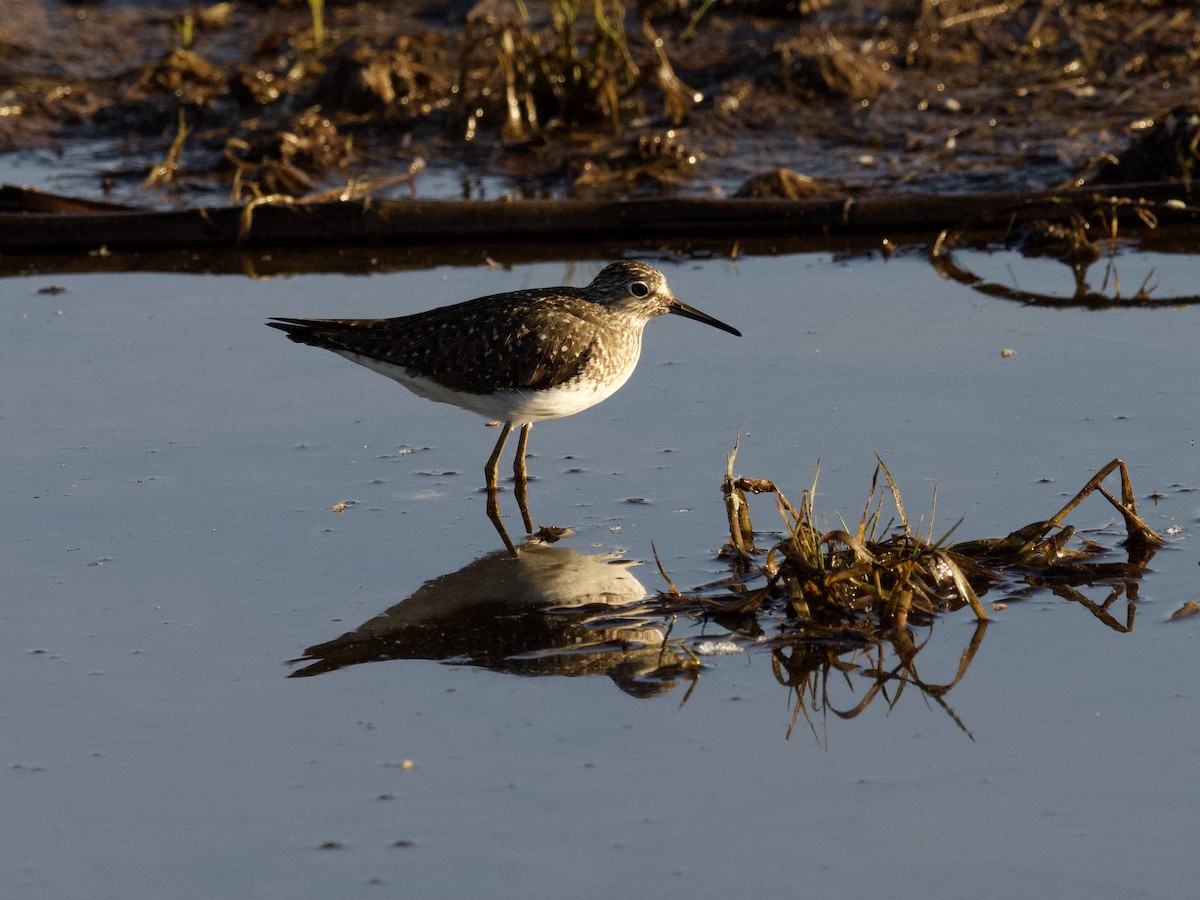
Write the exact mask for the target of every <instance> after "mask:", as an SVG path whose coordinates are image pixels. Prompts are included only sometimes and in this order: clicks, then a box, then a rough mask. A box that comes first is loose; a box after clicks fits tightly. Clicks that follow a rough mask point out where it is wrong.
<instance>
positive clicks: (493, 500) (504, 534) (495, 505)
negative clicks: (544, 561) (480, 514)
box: [487, 491, 517, 556]
mask: <svg viewBox="0 0 1200 900" xmlns="http://www.w3.org/2000/svg"><path fill="white" fill-rule="evenodd" d="M487 514H488V518H489V519H491V520H492V525H493V526H494V527H495V529H496V533H497V534H498V535H500V540H502V541H504V546H505V548H506V549H507V550H508V553H509V555H510V556H516V555H517V548H516V545H514V544H513V542H512V538H510V537H509V536H508V529H507V528H505V527H504V520H503V519H501V518H500V495H499V494H497V493H496V492H495V491H488V500H487Z"/></svg>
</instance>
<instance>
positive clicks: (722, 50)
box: [0, 0, 1200, 208]
mask: <svg viewBox="0 0 1200 900" xmlns="http://www.w3.org/2000/svg"><path fill="white" fill-rule="evenodd" d="M1198 60H1200V13H1197V11H1196V10H1195V9H1194V6H1193V4H1191V3H1185V2H1172V0H1158V2H1132V0H1129V2H1119V0H1118V2H1092V3H1079V2H1049V0H1047V2H1033V3H1020V4H992V5H985V6H981V5H980V4H978V3H969V2H965V0H942V2H936V0H887V2H882V3H881V2H871V3H868V2H864V0H844V2H838V0H828V2H821V0H806V2H790V3H789V2H770V0H718V2H715V3H700V2H694V0H693V2H689V0H657V2H646V3H642V4H640V5H635V4H633V3H624V4H622V3H619V2H616V0H598V2H595V3H572V2H566V0H552V2H549V3H539V2H530V3H515V2H514V3H508V2H504V0H483V2H480V3H477V4H470V3H449V4H440V3H421V2H401V3H384V2H363V3H356V4H342V3H329V4H328V5H327V6H326V7H325V8H324V11H323V15H322V16H320V17H317V16H315V15H314V13H313V11H312V10H311V9H310V7H309V6H308V4H305V3H300V2H290V3H289V2H281V3H269V4H268V3H239V4H232V3H217V4H212V5H207V6H204V5H201V6H196V5H192V4H186V3H173V2H170V0H144V2H136V3H135V2H126V0H108V2H102V3H78V2H75V3H63V4H58V3H52V2H48V0H9V3H7V4H6V16H5V22H4V23H3V24H0V152H6V153H12V152H36V153H38V154H41V158H43V159H46V158H50V159H52V158H53V157H54V155H55V154H56V153H58V154H61V153H66V152H68V151H70V150H72V148H74V149H78V148H81V147H82V148H84V150H85V153H86V154H87V155H89V157H90V158H92V159H94V181H91V182H90V184H89V188H88V189H86V190H84V191H82V192H81V193H83V194H85V195H87V196H92V197H95V198H97V199H102V198H107V199H112V200H117V201H120V202H125V203H132V204H135V205H138V206H152V207H157V208H163V207H173V206H175V207H177V206H207V205H214V204H219V203H229V202H232V203H245V202H249V201H252V200H254V199H255V198H261V197H264V196H286V197H292V198H309V199H311V198H314V197H315V198H325V199H344V198H346V197H350V196H363V195H370V196H375V197H413V196H417V197H431V196H439V197H450V196H456V197H461V198H470V199H478V198H481V197H494V196H509V197H514V198H562V197H571V198H621V197H638V196H647V195H649V196H664V195H666V196H679V195H685V196H687V195H690V196H705V197H728V196H733V195H737V194H741V195H743V196H757V197H762V196H771V197H785V198H796V197H810V196H829V195H831V194H832V195H843V194H847V193H849V194H852V195H857V194H862V193H867V192H882V191H893V192H894V191H897V190H905V191H915V192H942V193H944V192H964V193H965V192H977V191H985V190H986V191H1021V190H1029V189H1047V188H1054V187H1057V186H1060V185H1063V184H1066V183H1078V182H1081V181H1087V180H1097V181H1107V182H1112V181H1120V182H1130V181H1137V182H1144V181H1159V180H1169V181H1177V182H1182V183H1184V184H1185V185H1188V186H1190V180H1191V178H1192V177H1193V174H1194V173H1193V169H1194V167H1195V161H1196V156H1197V153H1196V148H1197V145H1196V142H1197V133H1198V132H1197V121H1198V119H1197V114H1196V110H1195V108H1194V107H1190V106H1187V104H1188V103H1190V102H1191V101H1192V98H1194V97H1195V96H1197V92H1198V90H1197V89H1198V88H1200V66H1197V62H1198ZM1131 145H1132V146H1134V147H1136V148H1137V149H1134V150H1132V151H1131V156H1130V157H1127V156H1126V155H1125V154H1126V152H1127V150H1128V149H1129V148H1130V147H1131Z"/></svg>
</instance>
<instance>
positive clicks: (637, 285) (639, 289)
mask: <svg viewBox="0 0 1200 900" xmlns="http://www.w3.org/2000/svg"><path fill="white" fill-rule="evenodd" d="M629 293H631V294H633V296H635V297H645V296H647V295H649V293H650V286H649V285H647V284H646V282H644V281H635V282H634V283H633V284H631V285H630V286H629Z"/></svg>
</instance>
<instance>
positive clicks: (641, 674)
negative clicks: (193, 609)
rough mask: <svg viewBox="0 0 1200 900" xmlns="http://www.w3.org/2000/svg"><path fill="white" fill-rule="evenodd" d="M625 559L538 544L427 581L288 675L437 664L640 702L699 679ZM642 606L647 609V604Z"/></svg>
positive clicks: (314, 650)
mask: <svg viewBox="0 0 1200 900" xmlns="http://www.w3.org/2000/svg"><path fill="white" fill-rule="evenodd" d="M632 565H635V563H633V562H631V561H629V560H624V559H620V558H618V555H617V554H603V555H585V554H582V553H579V552H578V551H576V550H573V549H571V548H568V547H560V546H550V545H548V544H546V543H542V542H540V541H537V540H531V541H527V542H526V543H524V544H522V545H521V546H520V547H518V548H516V552H515V554H514V553H513V552H510V551H509V550H497V551H495V552H493V553H489V554H488V555H486V556H483V557H480V558H479V559H477V560H475V561H474V562H472V563H470V564H468V565H467V566H464V567H463V568H462V569H459V570H458V571H457V572H451V573H449V574H446V575H442V576H440V577H438V578H434V579H432V580H431V581H427V582H426V583H425V584H423V585H422V586H421V587H420V588H418V589H417V590H416V592H415V593H414V594H413V595H412V596H411V597H409V598H408V599H406V600H403V601H402V602H400V603H397V604H396V605H395V606H393V607H392V608H391V609H389V610H387V611H386V612H384V613H382V614H381V615H378V616H376V617H375V618H373V619H370V620H368V621H367V622H364V623H363V624H362V625H360V626H359V627H358V628H356V629H354V630H353V631H350V632H347V633H346V634H344V635H342V636H341V637H339V638H335V639H334V640H332V641H327V642H325V643H323V644H317V645H315V646H312V647H309V648H308V649H307V650H305V651H304V656H303V657H302V658H300V659H298V660H294V662H296V663H307V665H305V666H304V667H303V668H301V669H298V670H296V671H295V672H293V673H292V675H291V677H293V678H296V677H302V676H310V675H320V674H322V673H325V672H332V671H334V670H336V669H341V668H344V667H346V666H353V665H357V664H359V663H367V662H377V661H381V660H389V659H432V660H441V661H443V662H447V663H454V664H458V665H474V666H480V667H483V668H488V669H493V670H496V671H499V672H509V673H512V674H517V675H607V676H608V677H609V678H611V679H612V680H613V681H614V682H616V684H617V686H618V687H620V688H621V690H623V691H625V692H626V693H627V694H631V695H633V696H636V697H651V696H656V695H658V694H663V693H666V692H667V691H669V690H671V688H673V687H674V686H675V684H676V683H677V682H678V681H679V680H681V679H683V678H687V679H689V680H694V678H695V666H694V664H693V663H692V658H691V657H690V656H689V655H688V654H687V653H686V652H684V651H683V650H681V649H680V648H679V646H678V645H676V644H674V643H673V642H669V641H667V640H666V637H665V631H666V628H665V622H666V617H665V616H664V615H663V614H662V612H661V610H660V609H658V608H657V607H656V606H655V605H652V604H651V602H650V601H649V600H648V594H647V591H646V588H645V587H644V586H643V585H642V583H641V582H640V581H638V579H637V578H636V577H634V575H633V573H632V572H631V571H630V567H631V566H632ZM643 601H646V602H644V603H643Z"/></svg>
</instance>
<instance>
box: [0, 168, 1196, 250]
mask: <svg viewBox="0 0 1200 900" xmlns="http://www.w3.org/2000/svg"><path fill="white" fill-rule="evenodd" d="M23 193H24V192H22V191H20V190H19V189H2V190H0V209H4V210H12V209H13V208H14V206H22V205H26V206H27V204H22V203H21V195H22V194H23ZM43 197H44V195H43ZM1191 197H1192V192H1191V191H1190V190H1189V189H1188V188H1185V187H1184V186H1183V185H1180V184H1163V183H1157V184H1136V185H1108V186H1105V187H1103V188H1097V187H1087V188H1072V189H1064V190H1057V191H1034V192H1023V193H1004V194H999V193H988V194H964V195H950V196H933V195H914V196H893V197H879V198H870V197H868V198H852V197H846V198H844V199H833V200H829V199H812V200H752V199H733V200H728V199H720V200H718V199H705V198H674V199H650V200H615V201H611V200H603V201H588V200H564V201H558V200H545V201H490V202H469V201H458V200H377V201H376V200H354V201H344V202H327V203H310V204H301V203H284V204H274V203H262V204H260V205H258V206H256V207H254V208H253V209H252V210H248V209H247V208H244V207H217V208H210V209H196V210H180V211H166V212H160V211H145V210H136V209H111V208H110V209H96V210H93V211H88V212H75V211H64V212H45V211H3V212H0V253H7V254H17V253H22V252H29V251H42V252H47V251H48V252H68V253H69V252H79V251H95V250H97V249H98V248H101V247H104V248H107V249H108V250H112V251H115V250H151V249H168V248H195V249H200V248H226V249H230V248H236V247H258V248H266V247H271V246H273V245H283V246H289V247H295V246H297V245H300V244H319V245H322V246H323V247H325V248H329V247H330V246H338V245H341V246H347V245H348V246H356V245H361V244H363V243H371V244H376V245H397V244H407V243H413V242H420V243H424V244H429V243H437V242H443V241H445V242H469V243H478V242H483V241H495V240H505V241H513V240H536V241H539V242H560V241H561V242H566V241H579V240H600V239H603V240H616V241H628V242H630V243H634V242H645V241H647V240H663V241H666V240H677V239H686V238H708V239H714V238H727V239H743V238H745V239H750V238H768V237H777V238H785V237H787V236H789V235H800V234H813V233H826V234H859V235H862V234H872V235H877V236H878V237H879V238H880V239H882V238H885V237H887V238H895V237H898V236H904V235H914V234H924V235H928V236H929V237H933V236H934V235H936V234H937V232H939V231H941V230H942V229H947V228H949V229H969V228H970V227H971V226H972V225H973V224H978V225H984V224H987V225H988V226H989V227H991V228H995V227H996V225H997V223H998V222H1002V220H1003V219H1004V218H1005V217H1011V218H1012V219H1013V220H1014V221H1016V220H1027V219H1031V218H1048V219H1055V218H1065V217H1067V216H1069V215H1071V214H1074V215H1076V216H1078V215H1081V214H1082V215H1085V216H1091V215H1093V214H1095V213H1099V214H1101V215H1104V216H1107V217H1112V216H1113V215H1114V214H1118V215H1121V218H1122V220H1124V219H1125V218H1129V219H1130V220H1133V216H1132V215H1130V216H1128V217H1126V216H1124V215H1122V214H1123V213H1125V212H1129V213H1133V212H1134V211H1135V208H1136V207H1138V206H1139V204H1141V205H1143V206H1147V207H1151V208H1152V212H1153V215H1154V218H1155V219H1156V220H1157V223H1158V224H1160V225H1161V224H1166V223H1167V222H1170V221H1195V220H1197V219H1200V209H1198V208H1196V207H1194V206H1192V205H1191V203H1190V201H1191ZM38 205H40V206H41V208H42V209H43V210H44V209H45V206H46V203H45V201H44V199H43V200H42V201H41V202H40V203H39V204H38ZM77 208H78V207H77Z"/></svg>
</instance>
